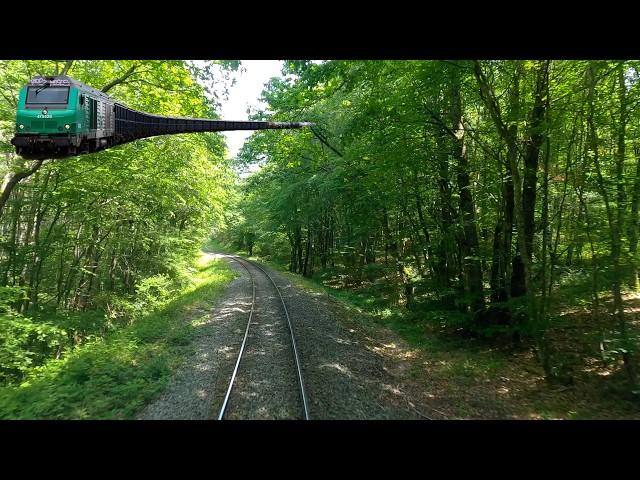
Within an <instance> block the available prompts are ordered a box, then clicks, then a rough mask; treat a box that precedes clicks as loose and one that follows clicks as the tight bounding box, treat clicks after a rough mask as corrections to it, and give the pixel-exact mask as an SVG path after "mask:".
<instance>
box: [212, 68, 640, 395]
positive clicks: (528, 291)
mask: <svg viewBox="0 0 640 480" xmlns="http://www.w3.org/2000/svg"><path fill="white" fill-rule="evenodd" d="M283 73H285V74H287V76H285V77H284V78H282V79H272V80H271V82H270V83H269V84H268V85H267V87H266V88H265V91H264V92H263V95H264V99H265V100H266V102H267V104H268V108H267V109H266V111H262V112H257V114H256V116H257V117H261V118H262V117H268V118H272V119H275V120H280V119H282V120H285V119H290V118H304V119H305V120H307V121H313V122H316V129H315V132H312V131H302V132H298V131H295V132H284V133H280V132H278V133H277V134H276V133H274V132H269V131H266V132H259V133H255V134H254V135H253V136H252V137H251V139H250V140H249V141H248V142H247V143H246V144H245V146H244V148H243V150H242V151H241V154H240V155H239V158H238V159H237V161H238V165H239V166H241V167H248V168H249V169H250V170H257V171H256V172H255V173H252V174H251V175H249V176H247V177H246V178H245V179H244V180H242V181H240V182H239V183H238V186H237V190H236V192H235V197H234V199H233V201H234V208H232V209H229V210H227V211H225V227H224V228H221V229H219V230H218V234H217V237H218V238H220V239H222V240H223V241H224V242H226V243H227V244H228V245H232V246H233V247H234V248H238V249H244V250H245V251H246V252H248V253H249V255H259V256H261V257H263V258H265V259H268V260H271V261H273V262H276V263H281V264H286V265H287V266H288V269H289V270H290V271H291V272H296V273H299V274H301V275H304V276H306V277H311V278H315V279H319V280H320V281H322V282H323V283H324V284H325V285H327V286H330V287H333V288H337V289H349V290H351V291H355V292H359V293H361V294H362V295H368V296H369V301H370V303H372V304H373V305H374V306H375V307H376V308H377V309H378V310H382V309H384V308H386V307H389V306H396V307H397V306H400V307H402V308H404V309H406V310H407V311H409V312H413V318H414V319H417V321H419V322H422V323H423V324H425V325H426V324H429V323H431V324H437V325H438V327H439V328H442V329H444V330H447V331H450V332H456V334H458V335H463V336H464V335H471V336H481V337H484V338H487V337H488V338H495V339H498V338H501V339H503V340H504V339H505V338H506V339H508V342H512V343H513V344H515V345H521V346H524V347H525V348H532V349H533V351H534V352H535V355H536V357H537V359H538V362H539V365H540V366H541V367H542V368H543V370H544V375H545V377H546V378H547V380H548V381H549V382H551V383H552V384H571V383H572V382H573V373H574V372H573V370H572V368H575V367H574V366H571V365H568V364H567V362H566V361H565V358H566V355H565V354H566V353H567V351H569V350H571V349H572V347H573V346H574V344H575V343H577V342H579V343H581V344H582V343H585V342H586V344H587V347H588V349H589V350H590V352H591V353H593V356H594V357H596V358H597V359H599V360H598V361H599V362H601V363H603V364H607V365H609V366H610V367H611V368H613V370H614V371H619V372H620V374H621V376H622V377H623V378H624V379H625V380H624V382H625V383H626V385H627V386H626V388H627V392H636V393H637V391H638V387H637V382H638V379H637V366H638V360H637V345H638V322H637V318H636V315H635V313H634V312H635V311H636V309H637V308H636V307H635V306H634V300H635V299H636V298H637V297H636V293H635V292H636V291H637V289H638V285H639V284H638V282H639V280H638V267H639V266H640V263H639V260H640V259H639V257H638V233H639V232H638V229H639V227H640V223H639V215H640V210H639V207H640V144H638V142H637V139H636V137H637V132H638V128H639V127H640V109H639V108H638V106H639V102H640V86H639V83H638V79H639V74H640V63H638V62H637V61H565V60H562V61H561V60H536V61H524V60H515V61H512V60H509V61H485V60H482V61H460V60H457V61H444V60H442V61H327V62H310V61H288V62H286V66H285V67H284V71H283ZM256 165H259V166H260V168H259V169H257V168H256ZM576 308H578V309H579V310H580V311H582V312H586V313H587V315H581V316H580V317H579V318H578V319H576V318H575V316H571V315H569V314H568V313H570V312H571V311H572V309H574V311H575V309H576ZM583 335H584V336H583ZM561 336H564V337H563V341H562V342H560V341H558V339H559V337H561ZM585 339H586V340H585ZM581 367H584V365H581Z"/></svg>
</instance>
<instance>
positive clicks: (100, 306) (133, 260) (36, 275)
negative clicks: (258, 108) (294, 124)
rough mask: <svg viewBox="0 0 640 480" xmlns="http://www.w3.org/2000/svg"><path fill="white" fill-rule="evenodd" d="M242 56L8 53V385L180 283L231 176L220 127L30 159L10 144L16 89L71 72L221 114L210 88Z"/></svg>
mask: <svg viewBox="0 0 640 480" xmlns="http://www.w3.org/2000/svg"><path fill="white" fill-rule="evenodd" d="M237 65H238V62H224V63H222V64H218V65H215V64H213V63H211V62H210V63H208V64H204V65H202V66H196V65H195V64H193V63H190V62H185V61H133V60H127V61H75V62H74V61H66V62H65V61H60V62H56V61H17V60H15V61H1V62H0V77H1V79H0V155H1V156H2V159H3V161H2V167H1V168H2V175H3V177H4V183H3V191H2V202H1V205H0V208H2V210H0V215H1V216H0V295H1V296H0V314H1V316H2V324H1V327H0V385H6V384H13V383H19V382H20V381H22V380H24V378H26V375H27V373H28V372H31V371H33V369H34V368H36V367H38V366H41V365H44V364H45V363H46V362H47V361H48V360H51V359H60V358H63V357H64V356H65V354H66V353H68V352H71V351H73V349H74V348H75V347H77V346H79V345H82V344H83V343H85V342H87V341H91V340H95V339H99V338H102V337H103V336H104V335H105V334H106V332H108V331H110V330H113V329H117V328H118V327H121V326H123V325H126V324H128V323H129V322H130V321H131V320H132V318H134V317H135V314H136V312H137V311H140V310H145V309H146V308H147V307H148V305H147V304H148V303H149V301H151V300H153V299H157V298H158V297H159V296H161V294H164V296H170V294H171V293H172V292H175V291H176V289H177V288H178V287H179V286H180V283H181V282H182V281H184V275H185V268H188V267H189V266H190V265H191V261H192V259H193V255H194V252H197V251H199V249H200V246H201V245H202V243H203V241H204V240H205V239H206V238H207V237H208V235H209V233H210V229H211V225H212V224H213V223H214V222H215V221H216V219H218V218H220V215H221V213H222V206H223V204H224V201H225V198H226V196H227V194H226V192H227V190H228V189H227V187H226V185H227V184H229V183H230V182H231V181H232V179H233V174H232V171H231V169H230V168H229V167H228V165H227V164H226V163H225V161H224V157H225V151H226V150H225V149H226V147H225V144H224V140H223V138H222V136H220V135H219V134H205V133H203V134H193V135H173V136H164V137H156V138H152V139H147V140H141V141H138V142H135V143H134V144H130V145H127V146H123V147H122V148H117V149H112V150H107V151H103V152H99V153H96V154H92V155H85V156H79V157H74V158H70V159H65V160H45V161H42V160H32V161H25V160H23V159H22V158H20V157H18V156H16V155H15V153H14V147H13V146H12V145H11V144H10V143H9V141H10V139H11V138H12V136H13V134H14V131H15V115H16V102H17V95H18V92H19V91H20V89H21V88H22V87H23V86H24V85H25V84H26V83H27V82H28V81H29V80H30V79H31V78H33V77H34V76H36V75H54V74H67V75H70V76H72V77H73V78H75V79H77V80H80V81H81V82H84V83H86V84H87V85H91V86H93V87H95V88H97V89H101V90H102V91H103V92H106V93H108V94H109V95H111V96H112V97H113V98H116V99H118V100H120V101H122V102H124V103H125V104H126V105H128V106H130V107H132V108H135V109H139V110H142V111H147V112H152V113H156V114H161V115H173V116H191V117H202V118H217V114H216V112H215V99H214V101H212V100H211V95H209V94H213V93H214V92H212V91H209V92H208V91H207V88H206V87H204V86H203V85H211V84H212V82H213V81H214V80H215V79H218V80H217V81H220V78H219V77H220V76H221V73H220V72H229V71H230V70H232V69H234V68H237ZM145 302H146V303H145Z"/></svg>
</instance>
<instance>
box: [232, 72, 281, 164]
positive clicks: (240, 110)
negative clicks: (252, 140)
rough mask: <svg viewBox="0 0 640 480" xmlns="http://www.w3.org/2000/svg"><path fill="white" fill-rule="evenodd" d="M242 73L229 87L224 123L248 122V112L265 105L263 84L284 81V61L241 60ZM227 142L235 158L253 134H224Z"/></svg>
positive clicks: (248, 132) (236, 74)
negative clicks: (261, 97)
mask: <svg viewBox="0 0 640 480" xmlns="http://www.w3.org/2000/svg"><path fill="white" fill-rule="evenodd" d="M241 68H242V70H244V69H246V71H241V72H236V73H235V78H236V83H235V85H233V86H232V87H229V98H228V99H227V100H224V99H223V100H221V103H222V109H221V111H220V118H222V119H223V120H248V119H249V117H248V114H247V109H248V108H249V107H252V110H255V109H256V107H258V106H260V105H264V104H262V103H261V102H260V101H259V99H260V96H261V93H262V90H263V88H264V84H265V83H267V82H268V81H269V79H271V78H272V77H281V76H282V75H281V74H280V71H281V69H282V61H281V60H242V66H241ZM222 133H223V135H224V136H225V137H226V139H227V146H228V148H229V156H230V157H235V156H236V155H237V153H238V151H239V150H240V148H241V147H242V145H243V144H244V141H245V140H246V139H247V138H248V137H249V136H250V135H251V134H252V133H253V132H252V131H236V132H222Z"/></svg>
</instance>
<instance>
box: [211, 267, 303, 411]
mask: <svg viewBox="0 0 640 480" xmlns="http://www.w3.org/2000/svg"><path fill="white" fill-rule="evenodd" d="M224 256H225V257H227V258H229V259H231V260H233V261H235V262H236V263H238V264H239V265H241V266H242V267H243V268H244V269H245V270H246V271H247V273H248V274H249V278H250V279H251V288H252V300H251V310H250V312H249V317H248V319H247V326H246V328H245V332H244V337H243V339H242V344H241V346H240V351H239V352H238V358H237V359H236V363H235V367H234V370H233V373H232V375H231V378H230V381H229V386H228V388H227V390H226V394H225V397H224V401H223V403H222V407H221V408H220V412H219V414H218V420H224V419H225V418H228V415H229V412H230V411H231V410H233V408H232V407H231V408H230V404H233V402H232V401H231V400H232V397H233V393H234V387H236V386H237V379H238V374H239V372H241V368H240V367H241V365H242V360H243V355H245V353H246V351H247V348H246V347H247V344H248V343H249V339H250V331H251V325H252V322H253V321H254V312H255V311H256V310H257V308H256V277H255V276H254V273H253V272H252V271H251V269H250V268H249V267H248V266H247V265H249V266H251V267H254V268H255V269H257V270H259V271H260V272H261V273H262V274H263V275H264V277H265V278H267V279H268V280H269V283H270V285H273V287H274V288H275V291H276V292H277V296H278V297H279V299H280V303H281V305H282V311H283V312H284V317H285V318H286V326H287V330H288V333H289V336H288V337H289V340H290V345H291V352H292V357H293V361H294V362H293V363H294V364H295V376H296V383H297V386H298V390H299V393H300V396H299V399H300V403H302V408H301V413H302V418H303V419H304V420H309V419H310V417H309V407H308V401H307V394H306V391H305V388H304V381H303V379H302V367H301V364H300V356H299V355H298V348H297V346H296V340H295V335H294V331H293V325H292V324H291V318H290V316H289V311H288V310H287V305H286V303H285V301H284V298H283V296H282V292H281V291H280V288H279V287H278V285H277V284H276V283H275V281H274V280H273V278H271V275H269V274H268V273H267V272H266V271H265V270H264V269H263V268H262V267H261V266H260V265H258V264H256V263H253V262H251V261H249V260H245V259H243V258H241V257H237V256H234V255H224ZM246 373H247V374H248V373H249V372H246ZM266 381H267V382H268V381H269V379H266Z"/></svg>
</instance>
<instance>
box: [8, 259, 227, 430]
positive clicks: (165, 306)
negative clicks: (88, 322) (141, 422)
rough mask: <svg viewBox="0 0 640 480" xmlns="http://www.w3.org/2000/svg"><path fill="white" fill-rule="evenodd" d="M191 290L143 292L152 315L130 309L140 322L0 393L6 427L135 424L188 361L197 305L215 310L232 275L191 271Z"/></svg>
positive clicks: (222, 268)
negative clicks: (62, 422) (25, 422)
mask: <svg viewBox="0 0 640 480" xmlns="http://www.w3.org/2000/svg"><path fill="white" fill-rule="evenodd" d="M193 272H195V273H192V274H191V275H190V281H189V283H188V285H186V286H184V287H183V288H182V289H181V290H179V291H176V290H173V292H174V293H173V295H172V297H171V300H167V298H166V292H168V291H170V290H172V288H171V287H175V285H174V286H171V285H169V284H167V283H166V282H165V281H164V280H162V279H159V278H152V279H148V280H146V281H142V282H140V284H139V291H141V292H144V295H145V298H146V304H145V305H146V311H144V312H143V311H141V310H140V304H137V305H136V306H135V307H132V308H131V311H132V312H134V314H135V321H132V323H131V324H130V325H129V326H126V327H124V328H120V329H116V330H113V331H110V332H108V333H107V334H106V335H104V336H103V337H100V338H94V339H91V340H90V341H87V342H86V343H84V344H82V345H78V346H76V347H74V348H72V349H70V350H69V351H68V353H67V354H66V355H64V356H63V357H62V358H60V359H57V360H56V359H53V360H50V361H48V362H47V363H46V364H44V365H42V366H40V367H38V368H30V369H29V371H28V376H27V378H26V379H25V380H24V381H23V382H22V383H21V384H20V385H16V386H7V387H0V418H3V419H8V418H10V419H122V418H131V417H132V416H133V415H134V414H135V413H136V411H138V410H139V409H140V408H141V407H142V406H143V405H144V404H145V403H146V402H148V401H149V400H151V399H152V398H153V397H154V396H155V395H156V394H157V393H158V392H160V391H161V389H162V388H163V386H165V384H166V382H167V381H168V378H169V376H170V374H171V372H173V371H174V370H175V368H177V366H178V365H179V363H180V361H181V360H182V358H183V357H184V355H185V354H186V353H188V347H186V346H187V345H188V344H189V340H190V338H191V335H192V334H193V333H194V330H195V328H196V327H194V326H193V325H192V324H191V323H190V322H188V321H187V319H186V318H185V317H187V316H188V312H189V310H190V309H191V308H193V306H194V305H197V304H201V303H203V302H204V303H205V304H206V305H207V306H209V307H211V306H212V305H213V304H215V301H216V300H217V298H218V297H219V296H220V295H221V293H222V292H223V290H224V287H225V285H226V284H227V283H228V282H229V281H230V280H231V279H232V278H233V276H234V274H233V272H232V271H231V270H230V269H229V267H228V266H227V265H226V263H224V262H219V261H212V262H207V263H205V264H204V265H203V266H202V268H201V269H195V268H194V269H193Z"/></svg>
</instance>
